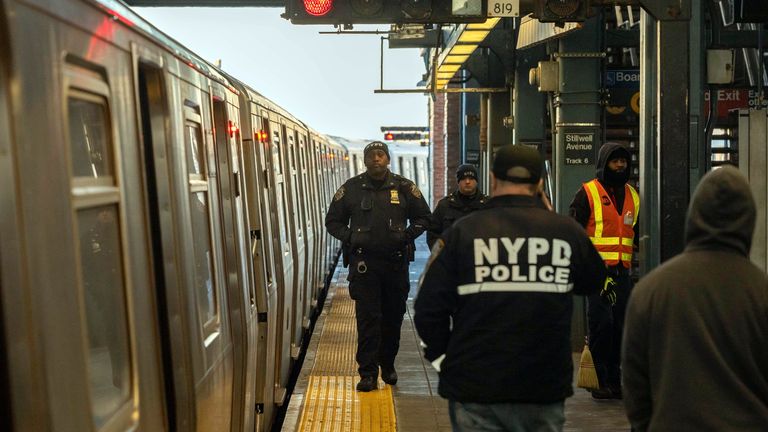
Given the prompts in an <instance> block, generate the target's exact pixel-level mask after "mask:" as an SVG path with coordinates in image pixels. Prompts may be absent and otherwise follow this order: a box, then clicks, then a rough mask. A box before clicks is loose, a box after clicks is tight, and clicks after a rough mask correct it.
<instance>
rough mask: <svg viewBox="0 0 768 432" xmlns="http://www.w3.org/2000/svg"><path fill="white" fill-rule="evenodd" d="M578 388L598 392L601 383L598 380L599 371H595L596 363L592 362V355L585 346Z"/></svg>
mask: <svg viewBox="0 0 768 432" xmlns="http://www.w3.org/2000/svg"><path fill="white" fill-rule="evenodd" d="M576 386H578V387H581V388H585V389H587V390H597V389H599V388H600V382H599V381H598V380H597V371H595V363H594V362H593V361H592V353H591V352H590V351H589V346H588V345H585V346H584V351H582V352H581V361H579V372H578V374H577V376H576Z"/></svg>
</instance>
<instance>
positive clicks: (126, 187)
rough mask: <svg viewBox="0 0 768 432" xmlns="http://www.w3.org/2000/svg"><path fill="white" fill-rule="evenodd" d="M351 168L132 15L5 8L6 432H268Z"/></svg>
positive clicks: (0, 42)
mask: <svg viewBox="0 0 768 432" xmlns="http://www.w3.org/2000/svg"><path fill="white" fill-rule="evenodd" d="M226 25H227V23H225V22H222V23H211V25H210V26H209V27H208V28H206V29H205V31H209V32H211V34H214V33H216V31H217V30H221V31H226ZM349 154H350V153H349V152H348V150H347V148H346V147H345V146H344V145H343V144H340V143H339V142H337V141H336V140H333V139H330V138H329V137H327V136H325V135H323V134H321V133H318V132H317V131H315V130H313V129H311V128H309V127H308V126H307V125H306V124H304V123H303V122H302V121H301V120H299V119H297V118H295V117H294V116H292V115H291V114H290V113H289V112H287V111H286V110H284V109H282V108H281V107H279V106H278V105H277V104H275V103H273V102H272V101H270V100H269V99H267V98H265V97H264V96H262V95H261V94H259V93H258V92H257V91H256V90H254V89H252V88H251V87H249V86H248V85H246V84H244V83H242V82H241V81H239V80H237V79H236V78H234V77H231V76H229V75H227V74H225V73H224V72H223V71H220V70H218V69H217V68H215V67H213V66H212V65H210V64H209V63H207V62H206V61H204V60H203V59H201V58H200V57H198V56H196V55H195V54H194V53H192V52H190V51H189V50H187V49H186V48H184V47H183V46H181V45H180V44H179V43H177V42H176V41H174V40H173V39H171V38H170V37H168V36H166V35H164V34H163V33H162V32H160V31H159V30H157V29H156V28H154V27H153V26H151V25H150V24H149V23H147V22H146V21H145V20H143V19H142V18H141V17H139V16H138V15H137V14H135V13H134V12H132V11H131V10H130V9H129V8H128V7H127V6H125V5H124V4H123V3H121V2H120V1H118V0H56V1H53V0H0V302H1V304H0V382H3V383H7V384H6V385H3V386H0V430H4V431H32V430H35V431H38V430H61V431H78V432H82V431H123V430H137V431H159V430H178V431H192V430H200V431H229V430H231V431H241V430H247V431H254V430H255V431H265V430H269V429H270V428H271V426H272V424H273V423H274V422H275V418H276V413H277V410H278V407H279V406H281V405H283V404H284V403H285V401H286V397H287V395H286V389H287V388H288V387H289V379H290V375H291V372H292V368H293V367H294V365H295V364H296V359H297V358H298V357H299V356H300V354H301V350H302V344H303V342H305V339H306V335H307V334H308V333H307V329H308V327H310V320H311V319H312V317H313V316H315V315H316V313H317V308H318V300H319V299H321V298H322V293H323V289H324V287H325V286H326V285H327V281H328V280H329V275H330V274H331V272H332V269H333V266H334V262H335V260H336V259H337V257H338V249H339V243H338V241H336V240H335V239H333V238H331V237H329V236H328V235H327V233H326V231H325V229H324V226H323V218H324V215H325V213H326V210H327V208H328V205H329V201H330V199H332V196H333V194H334V191H335V190H336V189H337V188H338V187H339V185H340V184H341V183H342V182H343V181H344V180H345V179H346V178H347V177H349V176H350V175H352V174H353V173H356V172H357V171H350V168H351V167H350V166H349V163H348V161H349V159H350V158H349ZM353 155H354V158H355V159H354V160H355V161H358V160H359V159H358V157H359V155H360V151H359V148H356V149H355V150H354V152H353ZM414 157H416V159H413V158H414ZM426 160H427V156H426V155H425V154H424V153H421V154H420V155H415V156H414V154H407V155H406V153H403V159H402V161H401V159H400V158H398V159H397V160H396V162H395V163H397V164H402V167H403V170H405V169H406V168H405V165H406V164H408V166H409V167H410V168H408V169H410V170H412V172H413V173H414V176H418V177H417V178H418V179H419V180H420V181H421V183H420V184H428V183H424V182H428V179H427V174H426V166H427V165H426V164H427V162H426ZM412 164H415V165H412ZM400 166H401V165H398V167H400ZM357 168H358V169H359V168H360V167H359V166H358V167H357ZM408 172H410V171H406V172H404V173H405V174H406V175H407V173H408ZM425 189H428V188H425Z"/></svg>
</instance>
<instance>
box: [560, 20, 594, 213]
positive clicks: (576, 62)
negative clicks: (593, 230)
mask: <svg viewBox="0 0 768 432" xmlns="http://www.w3.org/2000/svg"><path fill="white" fill-rule="evenodd" d="M599 24H600V17H593V18H591V19H590V20H588V21H586V22H585V23H584V26H583V27H582V28H581V29H580V30H578V31H575V32H573V33H570V34H568V35H566V36H565V37H563V38H562V39H560V44H559V52H558V53H557V54H555V55H556V57H557V61H558V64H559V84H558V87H559V88H558V92H557V93H555V107H556V110H555V120H556V121H555V128H556V141H555V145H554V146H553V148H552V152H553V155H552V156H553V159H554V163H555V172H556V173H557V176H556V177H555V184H554V187H555V196H554V197H553V199H554V202H553V205H554V206H555V208H556V209H557V211H558V212H559V213H567V211H568V204H570V202H571V199H572V198H573V196H574V194H575V193H576V191H577V190H578V189H579V188H580V187H581V184H582V183H583V182H585V181H587V180H589V179H591V178H594V176H595V161H596V158H597V149H598V148H599V147H600V144H601V143H602V137H601V127H600V125H601V117H602V116H601V113H602V104H601V100H602V97H601V94H602V93H601V78H602V77H601V73H602V67H601V65H602V61H603V56H602V53H601V52H600V49H601V47H600V34H601V32H602V29H601V28H600V25H599ZM590 136H591V137H592V139H591V141H590V140H589V137H590ZM574 137H578V138H579V141H578V142H575V141H570V139H572V138H574ZM582 139H584V140H582ZM589 145H591V150H587V151H584V150H580V151H572V149H573V148H574V146H577V147H579V148H586V147H585V146H589ZM574 155H578V156H579V157H574Z"/></svg>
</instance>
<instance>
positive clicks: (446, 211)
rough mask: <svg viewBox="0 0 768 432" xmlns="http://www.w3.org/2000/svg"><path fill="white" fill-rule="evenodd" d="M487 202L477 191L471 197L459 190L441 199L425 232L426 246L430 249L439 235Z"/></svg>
mask: <svg viewBox="0 0 768 432" xmlns="http://www.w3.org/2000/svg"><path fill="white" fill-rule="evenodd" d="M487 201H488V197H487V196H485V195H484V194H483V193H482V192H480V191H479V190H477V191H475V193H474V194H473V195H471V196H466V195H463V194H462V193H461V192H459V190H455V191H453V193H451V194H450V195H448V196H446V197H444V198H443V199H441V200H440V201H439V202H438V203H437V206H436V207H435V211H434V212H432V224H431V225H430V227H429V230H428V231H427V245H429V248H430V249H432V246H433V245H434V244H435V241H436V240H437V239H438V238H440V234H442V233H443V231H445V230H446V229H448V228H449V227H450V226H451V225H453V223H454V222H456V221H457V220H458V219H460V218H462V217H464V216H466V215H468V214H470V213H472V212H473V211H475V210H477V209H480V208H483V206H484V205H485V203H486V202H487Z"/></svg>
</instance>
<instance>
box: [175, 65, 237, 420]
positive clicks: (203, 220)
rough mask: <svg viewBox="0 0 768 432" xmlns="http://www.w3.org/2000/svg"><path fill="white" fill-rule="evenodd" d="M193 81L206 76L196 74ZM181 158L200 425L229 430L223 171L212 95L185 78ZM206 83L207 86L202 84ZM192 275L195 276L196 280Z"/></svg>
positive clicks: (229, 362) (229, 359)
mask: <svg viewBox="0 0 768 432" xmlns="http://www.w3.org/2000/svg"><path fill="white" fill-rule="evenodd" d="M190 78H191V80H201V81H202V80H203V79H202V78H201V77H199V76H197V75H195V76H192V77H190ZM178 82H179V86H180V88H179V95H180V100H179V101H178V103H179V105H177V106H178V109H179V113H180V114H181V116H180V119H179V120H180V122H179V124H178V126H177V128H176V129H175V130H176V131H178V132H180V133H181V136H180V137H179V138H180V139H179V144H181V147H180V148H178V147H177V149H178V150H180V152H181V153H180V154H179V155H178V156H179V159H180V160H179V162H182V161H183V165H182V172H183V173H184V174H185V176H184V177H185V180H186V184H185V186H186V188H184V190H183V192H182V194H180V196H179V199H180V202H179V205H180V206H181V212H182V213H181V214H182V217H181V223H182V230H183V231H182V239H183V240H182V241H183V242H184V243H183V246H182V248H183V251H182V253H183V254H184V261H185V264H186V265H187V267H188V269H187V270H186V271H185V277H186V278H187V281H186V282H187V284H188V285H187V286H188V287H189V291H188V292H187V293H186V294H187V310H188V313H189V315H190V317H193V319H190V320H189V323H188V324H189V326H190V334H191V335H192V336H193V340H192V343H191V344H190V346H191V355H192V373H193V376H194V379H195V413H196V416H195V417H196V428H197V430H224V429H229V427H230V420H231V415H232V409H231V401H232V399H231V398H232V351H231V334H230V331H229V329H230V325H229V315H228V311H229V302H228V299H227V296H226V293H227V291H228V290H227V281H226V279H227V278H226V272H227V263H226V252H225V251H226V247H225V245H224V232H223V222H222V219H221V212H222V208H221V207H222V206H221V202H222V198H221V191H222V189H221V187H222V181H223V180H224V179H222V176H224V175H226V174H225V173H221V172H220V170H219V164H218V161H217V155H216V147H215V142H214V139H213V133H212V131H213V124H212V123H211V120H212V113H211V111H210V110H211V106H210V96H209V95H208V94H207V93H204V92H203V91H202V90H201V88H200V87H197V86H195V85H193V84H191V83H190V82H188V81H182V80H179V81H178ZM201 87H202V86H201ZM190 278H191V280H190Z"/></svg>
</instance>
